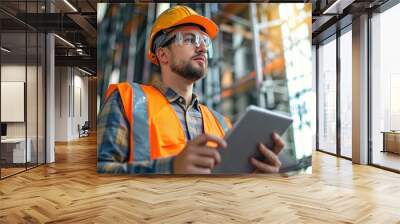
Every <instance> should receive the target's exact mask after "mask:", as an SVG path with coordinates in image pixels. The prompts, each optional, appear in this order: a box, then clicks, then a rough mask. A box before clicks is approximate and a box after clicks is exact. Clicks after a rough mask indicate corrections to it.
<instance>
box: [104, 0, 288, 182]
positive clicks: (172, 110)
mask: <svg viewBox="0 0 400 224" xmlns="http://www.w3.org/2000/svg"><path fill="white" fill-rule="evenodd" d="M217 33H218V28H217V26H216V24H215V23H214V22H212V21H211V20H209V19H208V18H205V17H203V16H200V15H198V14H197V13H196V12H195V11H193V10H192V9H191V8H189V7H185V6H175V7H172V8H170V9H168V10H166V11H165V12H163V13H162V14H161V15H160V16H159V17H158V18H157V20H156V22H155V23H154V25H153V28H152V30H151V34H150V45H149V52H148V58H149V59H150V61H151V62H152V63H154V64H156V65H158V66H159V67H160V69H161V76H162V81H161V82H158V83H155V84H153V86H148V85H140V84H137V83H131V84H130V83H120V84H118V85H111V86H110V88H109V89H108V90H107V93H106V101H105V104H104V106H103V108H102V111H101V112H100V114H99V117H98V128H97V130H98V131H97V133H98V147H97V148H98V172H100V173H178V174H186V173H191V174H209V173H211V171H212V169H213V168H214V167H215V166H216V165H218V164H219V163H220V162H221V157H220V154H219V152H218V150H217V149H216V147H218V148H222V149H221V150H224V148H226V147H227V143H226V142H225V141H224V140H223V136H224V135H225V133H226V131H227V130H228V129H229V128H230V127H231V124H230V122H229V121H228V120H227V119H226V118H224V117H223V116H222V115H220V114H219V113H217V112H215V111H213V110H210V109H209V108H207V107H206V106H204V105H201V104H200V103H199V102H198V99H197V96H196V95H195V94H193V84H194V83H195V82H196V81H198V80H200V79H201V78H203V77H204V76H205V75H206V74H207V55H206V54H207V48H208V47H209V45H210V39H212V38H215V37H216V35H217ZM272 139H273V140H274V143H275V144H274V147H273V149H272V150H269V149H267V148H266V147H265V146H264V145H262V144H260V145H259V150H260V151H261V153H262V154H263V155H264V156H265V160H264V161H259V160H256V159H255V158H251V159H250V161H249V162H250V163H251V164H253V166H254V167H255V171H256V172H264V173H273V172H278V171H279V167H280V165H281V163H280V161H279V159H278V156H277V154H278V153H279V152H280V151H281V150H282V148H283V146H284V143H283V141H282V140H281V138H280V137H279V136H278V135H275V134H274V135H273V136H272Z"/></svg>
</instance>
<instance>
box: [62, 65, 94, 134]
mask: <svg viewBox="0 0 400 224" xmlns="http://www.w3.org/2000/svg"><path fill="white" fill-rule="evenodd" d="M83 75H84V74H83V73H81V72H80V71H79V70H77V69H75V68H71V67H56V94H55V107H56V108H55V111H56V112H55V119H56V122H55V123H56V133H55V140H56V141H70V140H73V139H77V138H79V135H78V124H80V125H81V126H82V125H83V124H84V122H85V121H87V120H88V105H89V103H88V78H87V77H84V76H83ZM79 96H80V97H79ZM79 101H81V102H79ZM80 106H81V107H82V108H81V110H82V113H80V108H79V107H80Z"/></svg>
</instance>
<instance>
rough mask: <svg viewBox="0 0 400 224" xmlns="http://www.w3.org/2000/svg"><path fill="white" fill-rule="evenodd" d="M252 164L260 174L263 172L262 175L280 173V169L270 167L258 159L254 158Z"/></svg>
mask: <svg viewBox="0 0 400 224" xmlns="http://www.w3.org/2000/svg"><path fill="white" fill-rule="evenodd" d="M250 163H251V164H252V165H253V166H254V167H256V168H257V170H258V171H259V172H262V173H278V172H279V167H275V166H271V165H268V164H266V163H263V162H261V161H258V160H257V159H255V158H253V157H252V158H251V159H250Z"/></svg>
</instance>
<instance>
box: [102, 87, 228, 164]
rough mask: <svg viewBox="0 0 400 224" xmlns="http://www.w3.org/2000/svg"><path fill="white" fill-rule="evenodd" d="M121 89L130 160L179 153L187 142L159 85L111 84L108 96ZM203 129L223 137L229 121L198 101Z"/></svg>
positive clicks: (174, 113) (155, 157)
mask: <svg viewBox="0 0 400 224" xmlns="http://www.w3.org/2000/svg"><path fill="white" fill-rule="evenodd" d="M114 91H118V92H119V94H120V96H121V102H122V105H123V107H124V108H123V113H124V115H125V117H126V118H127V120H128V122H129V132H130V134H129V136H130V139H129V148H130V154H129V162H133V161H143V160H150V159H151V160H154V159H159V158H164V157H169V156H174V155H177V154H178V153H180V152H181V151H182V149H183V148H184V146H185V145H186V138H185V133H184V130H183V128H182V125H181V122H180V121H179V118H178V116H177V114H176V112H175V110H174V108H173V107H172V106H171V104H170V103H169V102H168V100H167V98H166V97H165V96H164V95H163V94H162V93H161V92H160V91H159V90H157V89H156V88H154V87H152V86H148V85H141V84H137V83H131V84H130V83H128V82H123V83H119V84H112V85H110V87H109V88H108V90H107V92H106V99H107V98H108V97H109V96H110V95H111V94H112V93H113V92H114ZM199 105H200V106H199V107H200V111H201V114H202V118H203V127H204V132H205V133H207V134H212V135H216V136H219V137H221V138H222V137H223V136H224V135H225V133H226V131H228V129H229V128H231V127H232V125H231V123H230V121H229V120H228V119H226V118H225V117H223V116H222V115H220V114H219V113H217V112H214V111H211V110H209V109H208V108H207V107H206V106H204V105H201V104H199Z"/></svg>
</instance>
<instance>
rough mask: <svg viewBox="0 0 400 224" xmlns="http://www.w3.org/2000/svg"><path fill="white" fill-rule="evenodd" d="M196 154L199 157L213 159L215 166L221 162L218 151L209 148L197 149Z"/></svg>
mask: <svg viewBox="0 0 400 224" xmlns="http://www.w3.org/2000/svg"><path fill="white" fill-rule="evenodd" d="M196 154H197V155H200V156H205V157H209V158H212V159H214V161H215V165H217V164H219V163H220V162H221V155H220V154H219V152H218V150H217V149H215V148H210V147H206V146H203V147H197V148H196Z"/></svg>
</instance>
